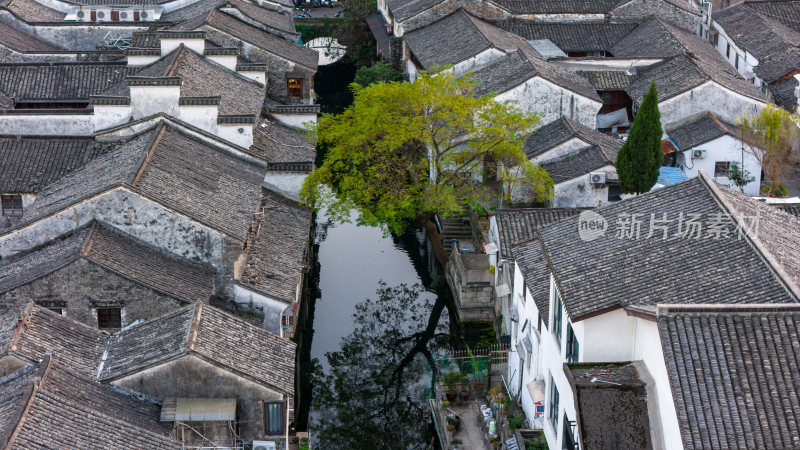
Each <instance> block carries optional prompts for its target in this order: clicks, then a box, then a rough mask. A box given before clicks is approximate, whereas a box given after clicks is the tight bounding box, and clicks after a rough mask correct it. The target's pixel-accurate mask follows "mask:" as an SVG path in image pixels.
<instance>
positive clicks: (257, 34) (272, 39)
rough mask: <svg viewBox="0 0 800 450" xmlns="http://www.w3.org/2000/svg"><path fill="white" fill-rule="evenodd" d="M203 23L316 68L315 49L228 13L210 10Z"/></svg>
mask: <svg viewBox="0 0 800 450" xmlns="http://www.w3.org/2000/svg"><path fill="white" fill-rule="evenodd" d="M205 23H206V24H208V25H209V26H211V27H212V28H216V29H217V30H220V31H222V32H224V33H227V34H229V35H231V36H233V37H234V38H236V39H238V40H241V41H244V42H247V43H249V44H251V45H254V46H256V47H258V48H260V49H262V50H264V51H265V52H267V53H272V54H274V55H277V56H279V57H281V58H284V59H286V60H289V61H292V62H295V63H297V64H300V65H302V66H305V67H307V68H309V69H311V70H316V69H317V65H318V63H319V53H318V52H317V51H316V50H312V49H310V48H308V47H304V46H302V45H299V44H297V43H296V42H289V41H287V40H286V39H283V38H279V37H276V36H273V35H271V34H269V33H266V32H264V31H263V30H260V29H258V28H256V27H253V26H251V25H248V24H246V23H244V22H242V21H241V20H239V19H237V18H235V17H233V16H231V15H229V14H226V13H224V12H220V11H211V13H210V14H209V15H208V16H207V17H206V18H205Z"/></svg>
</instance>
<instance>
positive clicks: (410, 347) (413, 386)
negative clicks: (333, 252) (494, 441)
mask: <svg viewBox="0 0 800 450" xmlns="http://www.w3.org/2000/svg"><path fill="white" fill-rule="evenodd" d="M423 292H425V290H424V288H423V287H422V285H420V284H414V285H411V286H409V285H406V284H400V285H397V286H388V285H386V283H384V282H382V281H381V282H380V283H379V287H378V290H377V292H376V294H377V295H376V299H366V300H364V301H363V302H361V303H359V304H358V305H356V313H355V314H354V315H353V317H354V328H353V331H352V333H350V334H349V335H347V336H345V337H344V338H343V339H342V345H341V348H340V349H339V350H337V351H335V352H328V353H326V355H325V356H326V358H327V360H328V366H329V369H328V370H327V371H325V370H324V369H323V368H322V365H321V364H320V363H319V361H317V360H314V362H313V366H314V368H313V381H312V383H313V386H314V388H313V389H314V390H313V396H312V397H313V400H312V401H313V408H312V409H313V410H314V411H316V412H317V414H315V417H314V418H313V419H312V425H311V427H310V428H311V429H312V432H313V441H314V447H315V448H319V449H414V448H425V447H426V446H427V444H429V443H430V441H431V436H430V431H429V423H430V417H431V414H430V409H429V408H428V403H427V398H426V395H425V388H426V383H427V384H428V385H430V379H429V378H427V379H425V378H426V377H424V376H423V375H424V374H425V365H426V364H427V363H428V361H429V360H430V356H431V353H435V352H436V351H437V349H439V348H442V347H446V346H447V345H448V342H449V341H448V339H449V333H448V325H447V319H444V320H440V319H442V311H443V310H444V308H445V300H444V299H443V297H442V296H439V300H437V302H436V303H431V302H430V301H427V300H426V301H424V302H422V301H420V299H419V296H420V294H421V293H423ZM342 325H344V324H342Z"/></svg>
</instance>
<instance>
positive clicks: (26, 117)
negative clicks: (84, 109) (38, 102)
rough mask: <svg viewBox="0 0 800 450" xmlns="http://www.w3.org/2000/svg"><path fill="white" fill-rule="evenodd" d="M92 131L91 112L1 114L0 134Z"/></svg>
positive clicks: (84, 132)
mask: <svg viewBox="0 0 800 450" xmlns="http://www.w3.org/2000/svg"><path fill="white" fill-rule="evenodd" d="M93 132H94V125H93V123H92V115H91V114H68V113H67V114H41V115H40V114H2V115H0V134H11V135H28V134H36V135H45V136H86V135H90V134H92V133H93Z"/></svg>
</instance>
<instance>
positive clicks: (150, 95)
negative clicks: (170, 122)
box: [130, 86, 181, 119]
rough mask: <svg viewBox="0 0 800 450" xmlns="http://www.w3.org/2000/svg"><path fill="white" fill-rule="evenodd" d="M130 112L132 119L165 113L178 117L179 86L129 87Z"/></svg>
mask: <svg viewBox="0 0 800 450" xmlns="http://www.w3.org/2000/svg"><path fill="white" fill-rule="evenodd" d="M130 91H131V94H130V95H131V111H132V115H133V118H134V119H141V118H144V117H148V116H152V115H153V114H158V113H166V114H169V115H171V116H174V117H179V116H180V112H179V107H178V100H179V99H180V96H181V87H180V86H131V87H130Z"/></svg>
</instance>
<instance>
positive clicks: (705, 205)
mask: <svg viewBox="0 0 800 450" xmlns="http://www.w3.org/2000/svg"><path fill="white" fill-rule="evenodd" d="M723 205H724V206H723ZM594 211H595V212H596V213H597V214H599V215H600V216H602V217H603V218H605V219H606V221H607V222H608V229H607V231H606V233H605V235H604V236H603V237H600V238H598V239H595V240H592V241H584V240H582V239H581V238H580V237H579V235H578V218H577V217H571V218H567V219H564V220H562V221H560V222H556V223H554V224H551V225H548V226H545V227H543V228H542V229H541V230H540V234H539V236H540V238H541V239H540V241H533V242H531V243H528V244H524V245H521V246H519V247H516V248H514V250H513V252H514V255H515V256H516V259H517V264H518V266H519V267H520V270H521V271H522V273H523V274H525V277H526V279H527V278H528V277H529V276H530V277H531V278H532V279H542V278H543V277H544V275H543V274H536V273H533V272H534V271H536V270H540V268H541V264H540V263H538V262H536V263H535V264H527V263H526V262H528V261H531V260H532V259H535V258H536V253H537V252H538V251H539V247H538V246H539V245H543V246H544V249H545V250H546V253H547V260H548V262H549V265H550V268H551V270H552V272H553V273H554V274H555V277H556V280H557V283H558V286H559V289H560V291H561V294H562V298H563V299H564V305H565V308H566V310H567V313H568V315H569V317H570V318H571V319H572V320H573V321H575V320H581V319H582V318H585V317H588V316H591V315H593V314H596V313H598V312H601V311H604V310H608V309H612V308H617V307H620V306H623V307H624V306H629V305H633V306H655V305H657V304H662V303H726V304H737V303H752V302H754V301H757V302H759V303H791V302H796V301H797V293H796V291H797V288H795V287H792V284H793V283H794V285H795V286H796V285H797V284H798V279H800V268H799V267H800V262H798V261H796V260H793V259H792V255H797V254H800V221H798V220H797V219H796V218H793V217H792V216H789V215H788V214H786V213H784V212H782V211H779V210H778V209H777V208H773V207H771V206H769V205H766V204H763V203H761V202H757V201H754V200H752V199H749V198H748V197H746V196H744V195H743V194H739V193H736V192H733V191H732V190H730V189H728V188H725V187H722V186H719V185H716V184H715V183H714V182H713V181H712V180H711V179H710V178H708V176H707V175H706V174H705V173H703V172H701V174H700V176H698V177H697V178H694V179H691V180H688V181H685V182H682V183H677V184H674V185H672V186H668V187H665V188H662V189H659V190H657V191H653V192H649V193H646V194H643V195H640V196H638V197H635V198H632V199H628V200H623V201H621V202H617V203H614V204H611V205H609V206H604V207H601V208H598V209H595V210H594ZM756 211H758V213H759V214H760V220H759V223H760V225H759V229H758V232H757V237H756V238H754V239H753V240H752V241H751V240H750V238H743V239H739V238H738V237H737V235H738V232H735V226H734V225H732V224H728V225H727V226H723V227H722V228H724V229H725V230H727V231H728V232H729V236H728V237H720V238H719V239H713V238H707V237H708V236H709V232H710V231H712V230H713V228H712V226H713V222H714V217H715V215H718V214H723V215H724V214H730V215H731V216H732V217H733V220H734V221H735V222H737V223H741V224H742V225H743V227H744V228H745V229H746V228H748V227H752V226H753V220H754V219H750V218H749V217H752V216H755V212H756ZM679 213H683V214H684V218H685V220H686V219H688V218H689V217H690V216H688V214H701V216H700V217H699V222H700V224H701V225H700V226H701V227H702V228H701V234H702V237H701V238H700V239H695V238H694V235H693V236H692V237H677V238H674V239H668V240H664V239H663V234H664V233H663V231H660V230H659V229H657V228H656V229H654V230H653V236H652V237H651V238H649V239H648V238H646V236H647V235H648V234H649V232H650V228H649V226H650V224H651V221H650V220H651V216H650V215H651V214H654V215H655V218H656V219H659V220H660V219H663V214H667V219H668V220H670V222H669V223H668V226H669V229H668V231H669V236H670V237H675V235H676V234H677V233H678V225H679V221H678V215H679ZM622 214H640V216H638V219H639V220H641V232H640V235H639V239H633V238H626V237H623V238H618V237H617V236H619V233H620V231H621V227H620V224H619V221H620V220H621V219H624V216H622ZM741 215H744V216H746V217H748V219H745V220H744V221H741V222H739V220H738V219H736V217H738V216H741ZM721 217H723V218H724V217H725V216H721ZM654 225H656V226H659V225H660V224H659V223H655V224H654ZM723 225H724V224H723ZM685 226H686V224H684V227H685ZM712 237H713V235H712ZM529 253H530V256H529ZM721 255H722V256H721ZM540 259H541V258H540ZM779 274H782V275H780V276H778V275H779ZM675 280H681V282H679V283H676V282H674V281H675ZM540 301H544V302H545V303H544V304H545V305H546V304H547V303H546V302H547V300H546V299H545V300H540V299H537V304H538V302H540Z"/></svg>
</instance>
